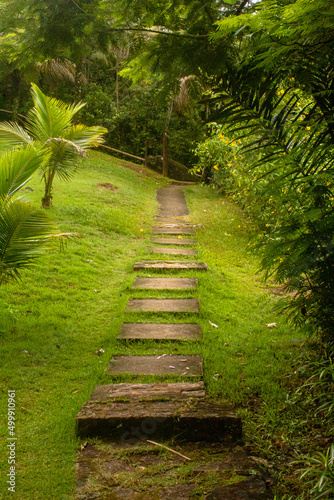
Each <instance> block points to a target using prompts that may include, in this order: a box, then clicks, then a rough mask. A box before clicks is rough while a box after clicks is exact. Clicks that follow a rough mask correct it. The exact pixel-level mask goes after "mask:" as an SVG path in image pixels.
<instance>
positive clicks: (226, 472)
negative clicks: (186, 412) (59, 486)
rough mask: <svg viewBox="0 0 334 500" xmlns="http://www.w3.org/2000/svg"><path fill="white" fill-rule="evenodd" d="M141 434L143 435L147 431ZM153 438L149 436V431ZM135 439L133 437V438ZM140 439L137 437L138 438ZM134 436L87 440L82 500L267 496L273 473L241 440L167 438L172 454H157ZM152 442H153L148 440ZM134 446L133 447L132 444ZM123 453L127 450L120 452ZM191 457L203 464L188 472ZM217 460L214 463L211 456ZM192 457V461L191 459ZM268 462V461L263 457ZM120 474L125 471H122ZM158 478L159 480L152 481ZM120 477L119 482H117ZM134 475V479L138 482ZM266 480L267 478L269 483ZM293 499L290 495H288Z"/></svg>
mask: <svg viewBox="0 0 334 500" xmlns="http://www.w3.org/2000/svg"><path fill="white" fill-rule="evenodd" d="M142 434H143V435H144V433H143V431H142ZM146 436H147V437H148V439H149V435H148V434H147V433H146ZM132 438H134V436H132ZM137 439H138V438H137ZM143 439H144V438H142V441H140V442H139V443H136V442H135V441H136V438H134V439H128V440H125V442H124V443H123V444H122V443H119V442H115V441H109V440H108V441H104V442H102V443H93V442H88V443H87V442H86V443H85V444H84V446H81V447H80V449H79V451H78V454H77V467H76V473H77V487H78V489H79V490H80V492H79V495H78V498H80V499H82V500H83V499H86V500H88V499H91V500H93V499H94V498H95V499H96V498H101V499H102V498H104V499H106V498H108V499H112V500H125V499H128V500H129V499H131V500H145V499H147V498H149V499H152V500H186V499H188V500H189V499H193V500H194V499H196V498H197V499H204V498H205V500H218V499H220V500H241V499H243V500H268V499H270V498H271V499H272V498H273V495H272V494H271V492H270V490H269V484H270V480H269V477H270V476H269V475H268V472H267V470H266V467H264V465H263V464H262V467H259V464H258V463H257V462H258V461H260V460H261V459H260V460H258V458H257V457H252V458H251V457H248V456H247V454H246V452H245V451H244V450H243V449H242V448H241V447H240V446H238V444H237V443H226V442H220V443H203V442H202V443H201V444H200V446H198V445H196V443H192V442H188V443H187V442H185V441H182V442H175V441H173V442H167V443H166V442H165V443H164V444H165V445H167V446H168V447H170V449H171V450H173V451H174V452H175V451H176V452H177V453H180V455H176V454H175V453H173V452H170V453H159V452H158V450H159V449H161V447H160V446H159V447H158V448H157V446H156V445H154V444H153V442H144V440H143ZM150 441H151V440H150ZM129 445H133V446H129ZM122 451H124V453H122ZM185 457H188V458H190V459H191V460H192V462H194V461H195V462H196V463H199V465H198V466H194V467H193V468H192V470H190V471H189V473H188V474H186V475H185V468H184V465H185V463H186V462H187V459H186V458H185ZM213 459H214V460H216V462H215V463H214V464H212V465H211V463H212V460H213ZM192 462H191V461H189V463H190V464H191V463H192ZM262 462H264V460H262ZM120 472H121V474H120ZM155 476H156V480H155V481H153V482H151V481H150V479H151V478H154V477H155ZM115 478H116V480H115ZM133 478H135V479H136V480H135V481H134V480H133ZM265 480H266V482H265ZM290 498H291V497H290Z"/></svg>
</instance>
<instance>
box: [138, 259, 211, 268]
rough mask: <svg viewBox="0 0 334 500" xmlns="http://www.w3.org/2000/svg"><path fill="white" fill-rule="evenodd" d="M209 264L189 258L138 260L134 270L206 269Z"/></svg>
mask: <svg viewBox="0 0 334 500" xmlns="http://www.w3.org/2000/svg"><path fill="white" fill-rule="evenodd" d="M207 268H208V266H207V264H204V263H200V262H193V261H187V260H184V261H182V260H142V261H139V262H136V263H135V264H134V266H133V269H134V270H138V269H167V270H168V269H197V270H202V271H206V270H207Z"/></svg>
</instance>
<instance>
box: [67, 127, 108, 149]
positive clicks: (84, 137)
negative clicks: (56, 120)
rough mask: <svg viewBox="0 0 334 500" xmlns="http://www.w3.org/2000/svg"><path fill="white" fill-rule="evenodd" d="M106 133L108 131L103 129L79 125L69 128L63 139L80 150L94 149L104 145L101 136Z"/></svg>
mask: <svg viewBox="0 0 334 500" xmlns="http://www.w3.org/2000/svg"><path fill="white" fill-rule="evenodd" d="M107 132H108V130H107V129H106V128H104V127H87V126H86V125H81V124H80V125H73V126H72V127H71V128H69V129H68V130H67V131H66V133H65V134H64V138H65V139H67V140H69V141H71V142H73V143H74V144H75V145H77V146H79V147H80V148H82V149H88V148H96V147H98V146H99V145H100V144H103V143H104V138H103V134H106V133H107Z"/></svg>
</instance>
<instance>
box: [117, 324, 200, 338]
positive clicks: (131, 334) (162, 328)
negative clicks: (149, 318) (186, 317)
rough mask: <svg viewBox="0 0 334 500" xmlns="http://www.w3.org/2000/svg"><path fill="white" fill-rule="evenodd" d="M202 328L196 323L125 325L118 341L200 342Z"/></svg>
mask: <svg viewBox="0 0 334 500" xmlns="http://www.w3.org/2000/svg"><path fill="white" fill-rule="evenodd" d="M202 335H203V334H202V328H201V326H200V325H197V324H195V323H123V324H122V326H121V330H120V333H119V335H118V337H117V338H118V339H137V340H140V339H155V340H195V341H196V340H200V339H201V338H202Z"/></svg>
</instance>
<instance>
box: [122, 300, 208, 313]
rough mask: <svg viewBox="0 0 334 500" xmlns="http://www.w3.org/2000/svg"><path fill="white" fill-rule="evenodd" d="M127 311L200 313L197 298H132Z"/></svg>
mask: <svg viewBox="0 0 334 500" xmlns="http://www.w3.org/2000/svg"><path fill="white" fill-rule="evenodd" d="M125 312H177V313H178V312H187V313H199V300H198V299H197V298H196V299H130V300H129V302H128V304H127V306H126V310H125Z"/></svg>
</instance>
